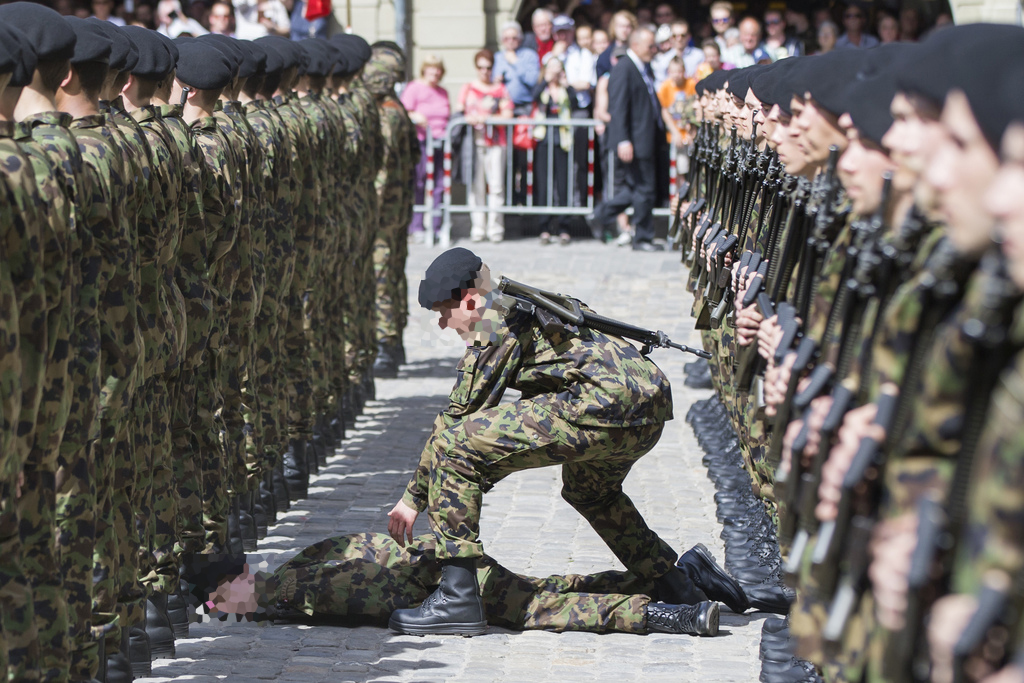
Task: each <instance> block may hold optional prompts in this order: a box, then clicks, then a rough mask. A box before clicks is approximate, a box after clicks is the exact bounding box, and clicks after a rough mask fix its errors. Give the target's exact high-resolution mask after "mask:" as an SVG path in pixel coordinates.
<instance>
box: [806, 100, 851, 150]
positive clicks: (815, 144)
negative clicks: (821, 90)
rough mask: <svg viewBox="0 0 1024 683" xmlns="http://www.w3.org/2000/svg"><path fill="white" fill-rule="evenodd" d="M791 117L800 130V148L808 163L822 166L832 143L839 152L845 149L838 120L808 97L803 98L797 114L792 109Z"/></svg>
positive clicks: (844, 140) (844, 138)
mask: <svg viewBox="0 0 1024 683" xmlns="http://www.w3.org/2000/svg"><path fill="white" fill-rule="evenodd" d="M793 118H794V119H795V120H796V125H797V128H799V129H800V132H801V136H800V149H801V151H802V152H803V153H804V155H805V156H806V157H807V162H808V163H809V164H812V165H814V166H823V165H824V164H825V162H826V161H828V153H829V148H830V147H832V146H833V145H835V146H836V147H838V148H839V152H840V153H842V151H843V150H844V149H846V136H845V135H843V131H842V130H840V128H839V120H838V119H837V118H836V117H834V116H832V114H830V113H828V112H827V111H825V110H824V109H821V108H820V107H818V106H817V105H815V103H814V101H813V100H812V99H810V97H808V98H807V99H805V100H804V103H803V106H802V107H801V108H800V113H799V114H798V113H797V111H796V108H794V109H793Z"/></svg>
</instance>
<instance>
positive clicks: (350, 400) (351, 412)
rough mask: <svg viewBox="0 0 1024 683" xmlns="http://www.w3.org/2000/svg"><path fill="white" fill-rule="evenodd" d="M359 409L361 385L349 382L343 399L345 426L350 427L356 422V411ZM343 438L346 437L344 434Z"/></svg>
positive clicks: (342, 411)
mask: <svg viewBox="0 0 1024 683" xmlns="http://www.w3.org/2000/svg"><path fill="white" fill-rule="evenodd" d="M359 409H360V408H359V386H358V385H357V384H349V385H348V387H347V388H346V389H345V393H344V395H343V396H342V399H341V419H342V420H343V422H344V425H343V426H345V427H350V426H352V425H354V424H355V423H356V411H357V410H359ZM341 438H343V439H344V438H345V436H344V434H343V435H342V437H341Z"/></svg>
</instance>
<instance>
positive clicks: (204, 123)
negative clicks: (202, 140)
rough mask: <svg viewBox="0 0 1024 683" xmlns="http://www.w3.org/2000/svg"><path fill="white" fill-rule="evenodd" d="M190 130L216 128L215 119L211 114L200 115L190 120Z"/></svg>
mask: <svg viewBox="0 0 1024 683" xmlns="http://www.w3.org/2000/svg"><path fill="white" fill-rule="evenodd" d="M190 127H191V128H192V130H217V119H215V118H213V117H212V116H201V117H199V118H198V119H196V120H195V121H193V122H192V125H191V126H190Z"/></svg>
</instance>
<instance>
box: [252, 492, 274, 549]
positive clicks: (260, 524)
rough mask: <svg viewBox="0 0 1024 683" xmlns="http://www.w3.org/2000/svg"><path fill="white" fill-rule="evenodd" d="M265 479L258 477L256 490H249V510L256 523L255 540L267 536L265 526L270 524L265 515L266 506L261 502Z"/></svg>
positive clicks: (260, 539)
mask: <svg viewBox="0 0 1024 683" xmlns="http://www.w3.org/2000/svg"><path fill="white" fill-rule="evenodd" d="M265 480H266V477H263V479H260V483H259V486H258V487H257V488H256V490H255V491H250V492H249V500H250V501H251V505H250V507H249V512H250V513H251V514H252V521H253V523H254V524H255V525H256V540H257V541H262V540H263V539H264V538H266V537H267V527H269V526H270V520H269V518H268V517H267V507H266V505H265V504H264V502H263V496H262V494H261V491H262V490H263V486H264V481H265Z"/></svg>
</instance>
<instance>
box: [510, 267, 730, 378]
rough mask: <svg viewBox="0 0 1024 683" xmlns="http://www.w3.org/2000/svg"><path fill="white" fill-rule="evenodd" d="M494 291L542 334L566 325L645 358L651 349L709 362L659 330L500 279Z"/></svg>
mask: <svg viewBox="0 0 1024 683" xmlns="http://www.w3.org/2000/svg"><path fill="white" fill-rule="evenodd" d="M498 290H499V291H501V292H502V294H504V295H505V296H506V297H508V299H510V300H506V301H504V302H502V303H501V305H502V306H503V307H504V308H505V309H506V310H510V309H511V308H512V307H513V306H515V307H516V308H517V309H518V310H521V311H524V312H528V313H531V314H533V315H535V316H536V317H537V320H538V321H539V322H540V323H541V325H542V326H543V327H544V329H545V331H550V330H564V329H565V326H566V325H569V326H583V327H589V328H592V329H595V330H598V331H600V332H604V333H605V334H610V335H612V336H615V337H622V338H623V339H631V340H633V341H638V342H640V343H641V344H643V348H642V349H641V350H640V353H641V354H642V355H644V356H647V355H648V354H650V353H651V351H653V350H654V349H655V348H658V347H660V348H672V349H678V350H679V351H683V352H684V353H692V354H694V355H696V356H700V357H701V358H711V354H710V353H708V352H707V351H704V350H703V349H695V348H692V347H690V346H686V345H685V344H677V343H675V342H673V341H672V340H670V339H669V338H668V335H666V334H665V333H664V332H662V331H661V330H657V331H655V330H648V329H645V328H642V327H637V326H636V325H631V324H629V323H624V322H622V321H619V320H614V319H612V318H607V317H605V316H603V315H598V314H597V313H594V312H593V311H590V310H588V309H586V308H583V306H585V305H586V304H583V306H581V305H580V301H579V299H574V298H572V297H568V296H565V295H564V294H557V293H555V292H548V291H545V290H543V289H538V288H536V287H531V286H530V285H526V284H523V283H522V282H516V281H515V280H510V279H508V278H507V277H502V278H501V281H500V282H499V283H498Z"/></svg>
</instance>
